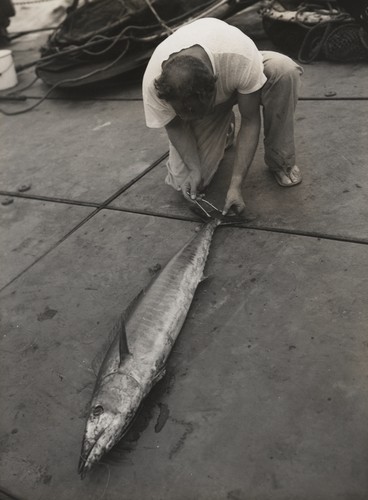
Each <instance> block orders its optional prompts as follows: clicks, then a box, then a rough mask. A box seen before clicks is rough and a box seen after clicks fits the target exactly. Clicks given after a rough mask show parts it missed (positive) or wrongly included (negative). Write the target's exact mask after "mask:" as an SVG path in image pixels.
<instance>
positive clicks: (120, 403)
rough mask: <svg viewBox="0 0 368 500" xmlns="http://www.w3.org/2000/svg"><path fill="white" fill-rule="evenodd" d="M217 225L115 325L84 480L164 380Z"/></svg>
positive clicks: (86, 448)
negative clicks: (168, 361) (160, 381)
mask: <svg viewBox="0 0 368 500" xmlns="http://www.w3.org/2000/svg"><path fill="white" fill-rule="evenodd" d="M218 224H219V221H217V220H212V221H211V222H208V223H207V224H206V225H205V226H204V227H203V228H202V229H201V230H200V231H199V232H198V233H197V234H196V235H194V237H193V238H192V239H191V240H190V241H189V242H188V243H187V244H186V245H184V247H183V248H182V249H181V250H179V252H178V253H177V254H176V255H174V257H173V258H172V259H171V260H170V261H169V262H168V264H167V265H166V266H165V267H164V268H163V269H162V271H161V272H160V274H159V275H158V276H157V277H156V278H155V279H154V280H153V281H152V282H151V284H150V285H149V286H148V288H147V289H146V290H145V291H144V292H142V293H141V294H140V295H139V296H138V297H137V299H136V300H135V301H134V303H133V304H132V305H131V306H130V307H129V309H128V311H126V313H125V314H123V315H122V316H121V318H120V319H119V321H118V323H117V324H116V326H115V330H116V335H115V337H114V340H113V342H112V344H111V345H110V347H109V349H108V351H107V353H106V356H105V358H104V361H103V363H102V366H101V368H100V371H99V374H98V378H97V381H96V386H95V389H94V393H93V396H92V402H91V408H90V412H89V417H88V420H87V424H86V429H85V433H84V438H83V443H82V451H81V458H80V462H79V469H78V471H79V473H80V474H81V476H82V478H83V477H84V476H85V474H86V473H87V472H88V471H89V470H90V468H91V467H92V465H93V464H95V463H96V462H98V461H99V460H100V458H101V457H102V456H103V455H104V453H106V452H107V451H108V450H110V449H111V448H112V446H113V445H114V444H115V443H116V442H117V441H118V440H119V439H121V437H122V436H123V435H124V434H125V432H126V431H127V429H128V427H129V424H130V423H131V422H132V420H133V418H134V416H135V413H136V411H137V409H138V407H139V405H140V403H141V402H142V400H143V398H144V397H145V396H146V395H147V394H148V393H149V391H150V390H151V388H152V387H153V385H154V384H155V383H156V382H157V381H158V380H159V379H160V378H162V376H163V375H164V372H165V364H166V360H167V358H168V356H169V354H170V351H171V348H172V346H173V344H174V342H175V340H176V338H177V336H178V335H179V332H180V330H181V328H182V326H183V323H184V321H185V318H186V316H187V313H188V310H189V307H190V304H191V302H192V299H193V296H194V293H195V291H196V288H197V286H198V284H199V282H200V281H201V280H202V277H203V270H204V266H205V263H206V260H207V256H208V252H209V248H210V244H211V240H212V235H213V232H214V230H215V228H216V227H217V225H218Z"/></svg>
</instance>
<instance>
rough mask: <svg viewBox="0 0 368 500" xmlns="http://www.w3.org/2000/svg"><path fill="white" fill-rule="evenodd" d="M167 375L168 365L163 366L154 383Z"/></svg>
mask: <svg viewBox="0 0 368 500" xmlns="http://www.w3.org/2000/svg"><path fill="white" fill-rule="evenodd" d="M165 375H166V367H165V366H164V367H162V368H161V370H160V371H159V372H158V373H157V374H156V375H155V378H154V379H153V382H152V384H157V382H159V381H160V380H161V379H162V378H164V376H165Z"/></svg>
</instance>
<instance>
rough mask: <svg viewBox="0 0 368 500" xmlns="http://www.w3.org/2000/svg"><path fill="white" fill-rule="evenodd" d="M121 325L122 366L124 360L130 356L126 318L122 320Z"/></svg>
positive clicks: (120, 350) (120, 353)
mask: <svg viewBox="0 0 368 500" xmlns="http://www.w3.org/2000/svg"><path fill="white" fill-rule="evenodd" d="M120 325H121V328H120V332H119V357H120V364H121V363H122V361H123V360H124V358H125V357H126V356H127V355H129V354H130V352H129V346H128V339H127V333H126V328H125V321H124V317H122V318H121V321H120Z"/></svg>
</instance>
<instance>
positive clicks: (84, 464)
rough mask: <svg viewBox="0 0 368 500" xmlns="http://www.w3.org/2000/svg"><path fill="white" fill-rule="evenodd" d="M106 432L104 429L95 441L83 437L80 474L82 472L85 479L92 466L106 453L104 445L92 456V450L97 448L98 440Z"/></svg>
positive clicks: (79, 466)
mask: <svg viewBox="0 0 368 500" xmlns="http://www.w3.org/2000/svg"><path fill="white" fill-rule="evenodd" d="M104 433H105V431H104V430H103V431H102V432H101V433H100V434H99V435H98V436H97V438H96V440H95V441H94V442H92V443H91V442H88V440H87V439H86V438H84V439H83V443H82V451H81V455H80V459H79V463H78V474H80V476H81V479H84V478H85V477H86V474H87V472H89V471H90V470H91V468H92V466H93V465H94V464H95V463H96V462H98V461H99V459H100V458H101V457H102V455H103V454H104V452H105V450H104V448H103V447H101V449H100V450H99V453H96V454H95V455H94V456H93V457H92V454H93V453H92V452H93V451H94V450H95V449H96V447H97V446H98V442H99V440H100V438H101V436H102V435H103V434H104Z"/></svg>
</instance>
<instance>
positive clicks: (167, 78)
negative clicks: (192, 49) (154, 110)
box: [155, 54, 217, 121]
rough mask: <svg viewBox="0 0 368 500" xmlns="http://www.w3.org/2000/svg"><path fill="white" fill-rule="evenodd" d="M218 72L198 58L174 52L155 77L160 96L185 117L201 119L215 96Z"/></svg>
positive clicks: (185, 118) (209, 110)
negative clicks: (215, 72) (157, 76)
mask: <svg viewBox="0 0 368 500" xmlns="http://www.w3.org/2000/svg"><path fill="white" fill-rule="evenodd" d="M216 80H217V78H216V76H215V75H214V74H213V72H212V71H211V69H210V68H209V67H208V66H207V65H206V64H205V63H204V62H203V61H202V60H201V59H199V58H197V57H193V56H190V55H180V54H179V55H175V56H174V57H171V58H169V59H168V60H167V61H165V62H164V63H163V64H162V73H161V75H160V77H159V78H158V79H157V80H155V89H156V92H157V95H158V97H159V98H160V99H163V100H165V101H167V102H168V103H169V104H170V105H171V106H172V107H173V108H174V111H175V113H176V114H177V115H178V116H180V118H182V119H183V120H185V121H190V120H198V119H201V118H203V116H205V115H206V114H208V113H210V112H211V111H212V109H213V106H214V102H215V98H216Z"/></svg>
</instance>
